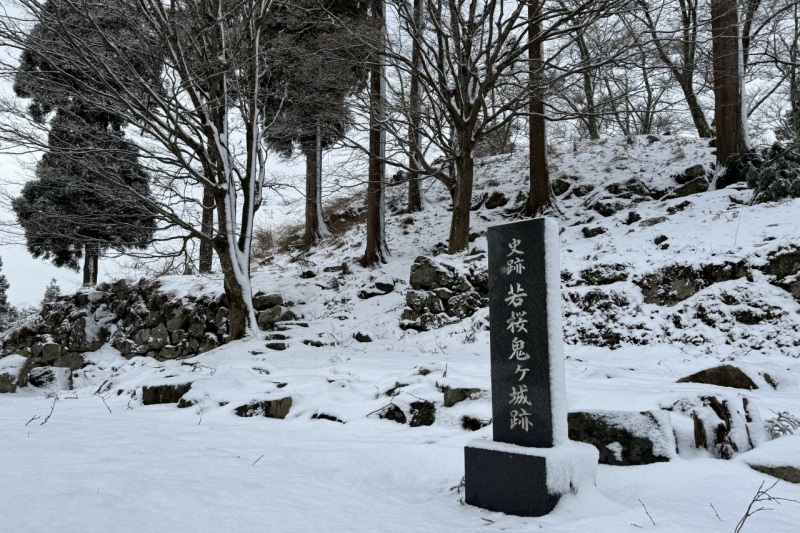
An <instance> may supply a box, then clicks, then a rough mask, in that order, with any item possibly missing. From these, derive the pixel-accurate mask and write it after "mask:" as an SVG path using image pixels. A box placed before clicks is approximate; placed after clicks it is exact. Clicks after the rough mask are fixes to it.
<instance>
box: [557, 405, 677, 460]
mask: <svg viewBox="0 0 800 533" xmlns="http://www.w3.org/2000/svg"><path fill="white" fill-rule="evenodd" d="M567 423H568V428H569V438H570V440H575V441H580V442H585V443H587V444H592V445H593V446H594V447H595V448H597V450H598V451H599V452H600V463H601V464H606V465H619V466H627V465H646V464H651V463H658V462H664V461H669V460H670V458H672V457H674V455H675V437H674V435H673V433H672V426H671V425H670V422H669V415H666V414H665V413H662V412H657V411H645V412H641V413H636V412H622V411H583V412H574V413H569V415H568V417H567Z"/></svg>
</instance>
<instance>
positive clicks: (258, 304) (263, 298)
mask: <svg viewBox="0 0 800 533" xmlns="http://www.w3.org/2000/svg"><path fill="white" fill-rule="evenodd" d="M283 305H284V303H283V296H281V295H280V294H264V293H263V292H257V293H255V294H254V295H253V308H254V309H255V310H256V311H264V310H265V309H269V308H270V307H275V306H281V307H283Z"/></svg>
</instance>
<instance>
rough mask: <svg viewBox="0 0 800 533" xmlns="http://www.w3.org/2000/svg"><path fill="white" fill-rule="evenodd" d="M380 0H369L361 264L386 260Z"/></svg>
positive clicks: (382, 6) (382, 27)
mask: <svg viewBox="0 0 800 533" xmlns="http://www.w3.org/2000/svg"><path fill="white" fill-rule="evenodd" d="M383 2H384V0H373V2H372V21H373V29H374V31H375V35H376V38H377V41H378V43H377V50H378V53H377V54H376V57H375V59H374V61H373V62H372V63H371V64H370V66H369V69H370V70H369V108H370V109H369V168H368V173H369V181H368V184H367V246H366V250H365V252H364V257H363V258H362V259H361V264H362V265H363V266H365V267H368V266H373V265H376V264H379V263H385V262H386V255H387V248H386V238H385V228H384V196H383V194H384V190H383V188H384V174H385V164H384V141H385V132H384V130H383V128H384V126H383V116H384V105H385V103H384V88H383V83H384V80H383V67H382V63H381V62H382V61H383V56H382V51H383V47H384V46H385V41H384V39H385V37H384V5H383Z"/></svg>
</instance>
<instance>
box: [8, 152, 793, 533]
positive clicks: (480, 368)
mask: <svg viewBox="0 0 800 533" xmlns="http://www.w3.org/2000/svg"><path fill="white" fill-rule="evenodd" d="M712 161H713V156H712V154H711V148H708V146H707V143H706V142H704V141H698V140H695V139H691V138H680V137H674V136H664V137H662V138H660V139H647V138H644V137H641V138H636V139H635V142H634V143H633V144H629V143H628V142H626V141H625V140H624V139H608V140H604V141H598V142H586V143H583V144H580V145H577V146H576V147H575V148H574V150H570V151H568V152H564V153H554V154H552V155H551V164H552V165H553V166H554V171H553V173H552V177H553V181H554V189H555V192H556V193H557V194H558V196H557V198H558V202H557V206H558V207H557V209H558V211H559V213H557V216H558V217H559V219H560V225H561V227H562V233H561V269H562V304H563V313H564V337H565V351H566V356H567V360H566V377H567V401H568V408H569V410H570V411H571V412H577V411H596V410H602V411H619V412H626V413H629V412H634V413H638V412H643V411H652V412H654V413H657V414H658V415H657V416H656V417H655V418H657V419H659V420H663V423H664V424H666V425H667V426H664V427H667V429H668V431H667V432H666V433H668V435H666V436H664V437H663V439H662V440H660V441H657V442H656V445H657V446H658V445H661V446H662V448H664V449H662V450H661V452H660V453H662V455H664V456H665V457H664V458H665V459H669V460H668V461H666V462H657V463H653V464H647V465H642V466H609V465H605V464H603V465H600V467H599V470H598V477H597V484H596V489H595V490H587V491H582V492H581V493H579V494H578V495H577V496H573V495H568V496H566V497H564V498H563V499H562V501H561V502H560V503H559V505H558V507H557V508H556V510H555V511H554V512H553V513H551V514H550V515H548V516H545V517H542V518H535V519H534V518H519V517H512V516H506V515H503V514H499V513H492V512H488V511H484V510H482V509H479V508H476V507H471V506H467V505H463V501H462V500H463V487H462V485H461V482H462V477H463V475H464V464H463V453H464V452H463V449H464V445H465V444H466V443H468V442H469V441H471V440H473V439H484V438H491V426H489V425H487V424H488V423H489V421H490V418H491V397H490V374H489V334H488V331H487V327H488V320H489V316H488V315H489V314H488V309H487V308H485V307H484V308H481V309H478V310H477V312H475V313H474V314H472V315H471V316H468V317H466V318H464V319H460V318H459V319H454V318H452V317H444V318H442V320H443V324H444V325H443V327H440V328H437V329H431V330H428V331H424V330H422V331H418V329H423V328H418V327H416V326H414V327H409V325H410V324H411V322H412V321H406V322H405V323H403V321H402V318H401V317H402V316H403V314H404V309H405V307H406V305H407V297H406V295H407V292H408V291H409V289H411V287H410V277H409V276H410V271H411V268H412V264H413V262H414V260H415V259H416V258H417V257H418V256H420V255H426V256H433V255H434V254H435V253H436V252H437V251H438V250H440V249H441V246H439V245H440V243H444V242H446V238H447V234H448V229H449V227H448V225H449V215H450V213H449V212H448V211H447V209H446V206H447V205H448V202H449V195H448V193H447V192H446V191H445V190H444V189H443V188H441V187H440V186H438V185H435V184H432V185H431V186H430V188H428V189H427V190H426V200H427V204H426V209H425V211H424V212H422V213H416V214H413V215H409V214H404V213H402V212H401V209H402V204H403V198H402V195H403V193H404V191H403V190H401V189H402V188H400V187H397V188H393V189H390V191H389V202H388V204H389V211H388V220H387V241H388V243H389V247H390V250H391V257H390V259H389V262H388V263H387V264H386V265H384V266H382V267H380V268H378V269H375V270H365V269H363V268H361V267H360V266H358V259H359V258H360V256H361V254H362V253H363V242H364V239H365V234H364V228H363V227H361V226H360V225H355V226H353V227H352V229H351V230H350V231H348V232H347V233H343V234H342V233H340V234H335V235H334V236H332V237H331V238H330V239H328V240H327V241H326V242H324V243H323V244H322V245H321V246H320V247H318V248H316V249H313V250H311V251H309V252H302V251H299V250H295V251H293V252H290V253H289V254H280V253H277V254H275V255H274V256H273V257H272V258H271V259H270V260H269V261H267V262H265V264H264V266H263V267H262V268H260V269H258V270H257V271H255V272H254V276H253V284H254V287H255V289H256V290H260V291H263V292H264V293H266V294H271V293H280V294H281V296H282V297H283V299H284V300H287V301H291V302H292V303H293V304H294V305H293V306H292V311H293V313H294V315H295V319H294V320H290V321H288V322H286V323H285V324H283V326H282V327H281V324H280V323H279V324H278V326H279V327H278V328H277V329H276V330H275V331H269V332H266V333H264V337H265V338H263V339H249V340H247V341H242V342H234V343H230V344H226V345H223V346H221V347H219V348H217V349H214V350H212V351H209V352H206V353H203V354H201V355H198V356H195V357H191V358H188V359H177V360H167V361H157V360H156V359H153V358H151V357H141V356H138V357H132V358H126V357H123V356H122V355H121V354H120V353H119V352H118V351H117V350H115V349H114V348H112V347H111V346H109V345H105V346H103V347H102V348H101V349H99V350H97V351H95V352H92V353H90V354H88V355H87V356H86V359H87V361H88V363H89V364H88V366H86V367H85V368H83V369H81V370H78V371H76V372H74V373H73V376H72V378H71V379H69V380H70V381H72V389H71V390H60V391H59V390H56V389H58V381H55V382H52V383H50V384H49V385H48V386H45V387H34V386H31V385H28V386H25V387H20V388H19V389H18V390H17V392H16V393H14V394H2V395H0V435H2V438H0V457H2V458H3V459H4V460H3V462H2V464H3V469H2V470H3V477H4V483H3V485H4V488H3V489H2V490H1V491H0V530H2V531H13V532H18V531H19V532H22V531H30V532H35V531H42V530H45V529H54V530H58V531H69V532H73V531H74V532H78V531H80V532H89V531H98V532H100V531H108V530H110V529H112V528H113V529H114V530H115V531H140V530H154V531H167V530H172V531H187V532H188V531H209V532H210V531H239V532H245V531H270V532H273V531H274V532H304V531H309V532H310V531H326V532H328V531H329V532H372V531H387V532H388V531H391V532H450V531H452V532H465V531H501V530H502V531H519V532H523V531H533V530H539V529H542V530H545V531H554V532H555V531H561V532H574V531H591V532H595V531H597V532H616V531H628V530H638V529H644V530H648V529H649V530H654V531H675V532H691V531H726V532H731V531H734V528H735V527H736V526H737V523H738V522H739V520H740V519H741V518H742V516H743V515H744V514H745V512H746V510H747V508H748V505H749V504H750V503H751V500H752V499H753V497H754V496H755V495H756V492H757V490H758V489H759V486H760V485H761V484H762V483H764V486H763V488H769V487H770V486H771V485H772V484H773V483H774V482H775V481H776V480H777V479H776V478H773V477H771V476H770V475H767V474H765V473H762V472H760V471H757V470H755V469H753V468H751V467H750V466H749V465H756V466H759V467H761V468H762V471H763V470H764V468H770V467H794V468H795V469H800V430H797V431H795V434H794V435H787V436H781V437H780V438H776V439H771V438H770V435H769V433H768V431H767V425H766V424H765V423H764V422H762V421H769V420H771V419H775V418H776V417H777V416H778V413H781V412H786V413H789V415H793V416H795V417H797V416H800V389H799V388H798V379H799V378H800V303H799V302H800V281H798V278H797V264H798V262H799V261H800V240H799V239H800V219H799V218H798V217H797V213H798V212H799V210H800V200H793V201H784V202H779V203H770V204H760V205H755V206H751V205H748V201H749V198H750V196H751V192H750V191H749V190H748V189H745V188H742V187H741V186H738V185H734V186H731V187H728V188H725V189H720V190H711V191H708V192H700V193H696V194H690V193H691V192H692V191H693V190H692V189H691V187H699V189H697V190H702V189H703V188H704V187H703V186H702V180H700V181H698V180H699V178H701V177H702V171H703V170H708V169H709V166H710V164H711V162H712ZM698 164H699V165H703V166H704V169H700V171H698V170H697V169H694V170H691V169H692V167H695V166H696V165H698ZM687 171H688V172H687ZM698 172H699V173H698ZM676 176H678V178H677V179H676ZM679 181H681V182H683V183H682V184H681V183H679ZM476 182H477V184H476V190H475V194H474V205H475V209H474V210H473V212H472V228H471V232H472V233H473V234H474V235H473V237H474V239H473V242H472V243H471V246H470V250H469V252H468V253H464V254H460V255H457V256H445V255H436V257H435V259H434V260H435V261H436V262H437V263H439V264H443V265H449V266H450V267H451V269H452V271H453V272H456V273H463V274H465V273H468V272H470V271H472V272H474V271H476V270H480V269H485V266H486V246H487V245H486V238H485V236H484V235H485V231H486V229H487V228H488V227H489V226H491V225H494V224H500V223H504V222H507V221H511V220H514V216H515V212H516V209H515V206H517V205H518V204H520V202H521V201H523V200H524V197H523V196H520V193H521V192H524V191H525V190H526V188H527V160H526V158H525V157H524V156H522V155H510V156H497V157H494V158H490V159H487V160H483V161H481V162H479V163H478V165H477V168H476ZM361 203H362V201H361V199H360V198H359V199H357V200H354V201H353V204H352V206H351V210H352V211H355V210H357V209H359V208H360V205H361ZM343 263H346V264H347V265H348V268H347V272H342V270H341V267H342V264H343ZM162 289H163V290H165V291H168V292H170V293H171V294H173V295H174V297H175V298H182V297H185V296H189V295H194V296H197V295H200V294H210V295H214V294H220V293H221V292H222V291H221V281H220V280H219V279H214V278H201V277H188V276H185V277H173V278H166V279H164V280H162ZM384 293H385V294H384ZM401 323H403V326H404V327H402V328H401ZM411 325H412V326H413V324H411ZM415 327H416V329H415ZM24 362H25V358H24V357H22V356H21V355H13V354H12V355H8V356H6V357H4V358H2V359H0V374H2V373H3V372H6V371H7V372H12V371H13V370H14V369H18V368H20V367H21V366H22V365H23V364H24ZM723 363H725V364H729V365H733V366H736V367H738V368H739V369H740V370H742V371H743V372H744V373H745V374H746V375H747V376H748V377H749V378H750V379H751V380H752V383H753V385H754V387H752V388H750V389H749V390H747V389H742V388H732V387H723V386H717V385H709V384H703V383H687V382H681V383H678V380H679V379H680V378H684V377H686V376H689V375H691V374H694V373H696V372H698V371H701V370H704V369H707V368H711V367H715V366H718V365H720V364H723ZM63 380H64V381H67V380H68V378H66V377H64V378H63ZM189 384H191V385H190V386H189ZM162 385H174V387H171V388H163V387H162V388H160V389H159V388H158V387H160V386H162ZM64 388H65V389H66V388H68V387H64ZM458 389H477V390H473V391H467V392H465V393H464V397H465V398H466V399H463V398H458V399H460V400H462V401H459V402H457V403H454V404H453V405H450V404H451V403H452V398H448V400H447V404H448V405H449V406H445V402H446V399H445V398H446V396H447V391H448V390H450V391H454V390H458ZM158 390H161V391H167V393H168V392H169V391H172V392H173V393H179V394H177V397H176V398H174V399H173V400H172V403H159V402H154V401H147V402H144V401H143V400H144V398H145V395H146V394H148V391H158ZM154 394H161V393H154ZM164 394H166V393H164ZM712 397H713V398H715V400H713V401H712V400H710V399H709V398H712ZM178 398H180V399H181V402H180V403H179V404H178V405H177V406H176V402H177V401H178ZM287 398H290V400H286V399H287ZM161 399H166V398H164V397H162V398H161ZM714 402H717V403H719V404H724V405H726V406H728V407H726V409H727V408H729V409H730V412H729V413H728V414H729V415H730V416H731V420H728V428H727V429H728V435H727V436H726V439H727V440H726V442H725V443H720V445H719V446H716V447H715V446H713V442H712V445H709V446H708V447H703V446H700V447H697V442H696V439H697V438H698V437H697V423H698V422H697V421H695V418H697V420H702V421H704V422H705V423H706V426H707V429H708V431H709V438H713V433H714V427H715V426H714V424H716V423H717V421H719V418H715V416H716V415H718V414H719V413H718V412H717V411H715V410H714V409H715V405H716V404H715V403H714ZM145 403H148V404H150V405H145ZM178 407H182V408H178ZM715 413H716V415H715ZM237 414H238V415H239V416H237ZM261 414H267V415H270V414H271V415H273V417H272V418H270V417H266V416H260V415H261ZM254 415H255V416H254ZM279 415H280V416H279ZM693 417H694V418H693ZM398 422H401V423H398ZM773 427H774V426H773ZM673 438H674V440H672V439H673ZM665 443H668V444H669V446H665ZM612 448H613V447H612ZM674 448H677V450H675V449H674ZM751 448H754V449H751ZM611 451H612V452H613V449H612V450H611ZM728 455H730V456H732V459H730V460H725V459H722V458H720V456H728ZM768 495H769V496H772V497H775V498H786V499H789V500H795V501H782V502H780V503H781V505H778V504H777V503H778V502H774V501H772V502H770V501H761V502H756V503H755V504H754V509H757V508H761V507H768V508H770V509H771V510H769V511H766V510H765V511H764V512H759V513H757V514H755V515H754V516H751V517H749V518H748V519H747V520H746V522H745V524H744V526H743V529H742V531H787V532H788V531H794V530H795V529H796V528H797V527H798V526H797V524H798V520H797V517H798V516H800V503H798V502H800V485H798V484H796V483H790V482H787V481H778V483H777V484H776V485H775V486H774V487H771V488H769V492H768Z"/></svg>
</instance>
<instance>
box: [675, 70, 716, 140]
mask: <svg viewBox="0 0 800 533" xmlns="http://www.w3.org/2000/svg"><path fill="white" fill-rule="evenodd" d="M680 86H681V89H682V90H683V96H684V98H686V104H687V105H688V106H689V113H691V115H692V122H694V127H695V129H696V130H697V135H698V137H700V138H703V139H709V138H711V137H713V136H714V130H712V129H711V126H710V125H709V124H708V120H707V119H706V114H705V112H703V107H702V106H701V105H700V101H699V100H698V99H697V94H695V92H694V87H692V80H691V78H690V79H689V81H688V82H686V83H684V82H683V81H681V82H680ZM717 126H719V124H717Z"/></svg>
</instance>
